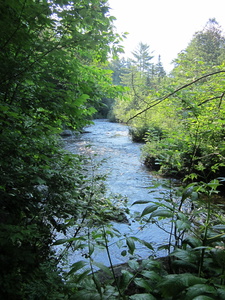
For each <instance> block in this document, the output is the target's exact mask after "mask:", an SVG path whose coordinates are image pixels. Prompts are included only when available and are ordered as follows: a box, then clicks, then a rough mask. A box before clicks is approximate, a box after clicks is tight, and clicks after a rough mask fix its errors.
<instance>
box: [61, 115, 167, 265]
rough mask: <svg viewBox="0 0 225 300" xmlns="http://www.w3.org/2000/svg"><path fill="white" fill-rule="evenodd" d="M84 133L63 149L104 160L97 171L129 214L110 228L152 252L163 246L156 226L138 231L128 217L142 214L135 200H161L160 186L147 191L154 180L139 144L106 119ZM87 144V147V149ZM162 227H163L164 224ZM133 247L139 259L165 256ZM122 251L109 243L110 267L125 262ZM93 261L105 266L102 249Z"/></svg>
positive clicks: (74, 255)
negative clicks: (124, 221) (137, 240)
mask: <svg viewBox="0 0 225 300" xmlns="http://www.w3.org/2000/svg"><path fill="white" fill-rule="evenodd" d="M85 132H86V133H84V134H82V135H81V136H80V137H79V138H77V139H74V138H68V139H66V148H67V149H68V150H69V151H71V152H72V153H85V154H86V155H88V156H89V157H90V156H91V157H92V158H93V160H102V159H105V160H104V163H102V165H101V166H100V169H99V170H98V172H100V173H101V172H102V173H103V174H105V173H106V174H108V176H107V180H106V185H107V189H108V192H109V193H115V194H121V195H122V196H123V197H127V199H128V207H129V209H130V213H131V214H130V215H131V216H128V219H129V224H121V223H114V224H113V226H114V227H115V228H117V229H118V230H119V231H120V232H121V233H122V234H123V235H124V236H136V237H138V238H140V239H143V240H145V241H146V242H148V243H151V244H152V245H153V247H155V249H156V248H157V247H158V246H160V245H162V244H164V243H166V241H167V240H168V235H167V234H166V233H165V232H164V231H162V230H161V229H159V228H158V227H157V226H156V225H154V224H147V225H145V226H144V227H143V228H142V225H143V224H140V223H139V222H138V221H134V219H133V218H132V214H134V213H135V212H142V210H143V209H144V207H145V206H144V205H142V204H141V205H133V206H132V203H134V202H135V201H137V200H150V201H155V199H157V200H156V201H158V198H162V197H163V195H162V194H163V193H165V189H163V188H162V186H159V187H158V188H157V190H155V191H154V192H152V191H151V190H150V189H149V187H150V186H152V185H153V181H155V180H157V179H156V178H155V177H153V175H152V174H151V173H150V172H149V171H148V170H147V169H146V168H145V167H144V166H143V164H142V163H141V161H140V155H141V145H140V144H137V143H133V142H132V141H131V139H130V137H129V135H128V127H127V126H125V125H122V124H118V123H111V122H109V121H107V120H95V121H94V125H91V126H89V127H87V128H86V129H85ZM88 145H89V147H87V146H88ZM96 154H97V156H96ZM159 182H160V183H163V180H162V179H159ZM150 191H151V193H150ZM164 226H166V227H167V224H165V225H164ZM136 247H137V250H136V252H135V253H136V254H137V255H138V256H139V257H140V258H147V257H148V256H150V255H152V254H156V256H162V255H164V254H165V253H163V252H162V251H160V252H159V251H157V252H156V253H155V252H153V251H151V250H149V249H147V248H146V247H145V246H143V245H142V244H139V243H137V244H136ZM122 250H123V249H119V248H118V246H117V245H116V244H115V243H114V240H112V242H111V246H110V255H111V258H112V261H113V264H120V263H123V262H126V261H127V260H128V258H129V255H127V256H125V257H123V256H122V255H121V251H122ZM79 258H81V257H79V254H77V253H71V255H70V260H71V262H74V261H76V260H78V259H79ZM93 258H94V259H95V260H96V261H99V262H102V263H104V264H106V265H109V261H108V257H107V253H106V251H105V250H98V251H96V252H94V257H93Z"/></svg>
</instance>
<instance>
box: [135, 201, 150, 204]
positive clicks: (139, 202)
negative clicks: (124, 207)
mask: <svg viewBox="0 0 225 300" xmlns="http://www.w3.org/2000/svg"><path fill="white" fill-rule="evenodd" d="M149 202H150V201H149V200H138V201H135V202H134V203H132V205H135V204H146V203H149Z"/></svg>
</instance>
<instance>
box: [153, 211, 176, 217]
mask: <svg viewBox="0 0 225 300" xmlns="http://www.w3.org/2000/svg"><path fill="white" fill-rule="evenodd" d="M173 215H174V213H173V211H171V210H168V209H158V210H156V211H154V212H153V213H152V214H151V218H154V217H162V218H171V217H172V216H173Z"/></svg>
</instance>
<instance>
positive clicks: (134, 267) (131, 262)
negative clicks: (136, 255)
mask: <svg viewBox="0 0 225 300" xmlns="http://www.w3.org/2000/svg"><path fill="white" fill-rule="evenodd" d="M128 265H129V267H130V268H131V269H132V270H134V271H137V270H138V269H139V263H138V262H137V261H136V260H133V259H132V260H129V261H128Z"/></svg>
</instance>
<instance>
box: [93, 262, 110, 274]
mask: <svg viewBox="0 0 225 300" xmlns="http://www.w3.org/2000/svg"><path fill="white" fill-rule="evenodd" d="M92 264H93V265H95V266H96V267H98V268H99V269H101V270H102V271H104V272H105V273H107V274H108V275H110V276H111V275H112V271H111V270H110V269H109V268H108V267H106V266H105V265H104V264H102V263H100V262H97V261H93V262H92Z"/></svg>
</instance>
